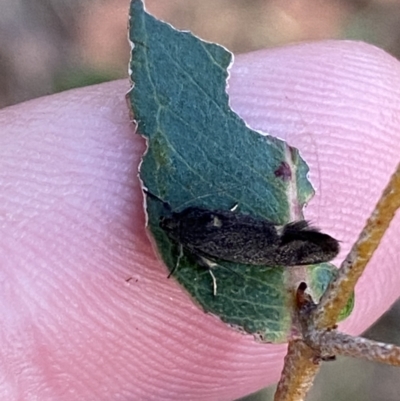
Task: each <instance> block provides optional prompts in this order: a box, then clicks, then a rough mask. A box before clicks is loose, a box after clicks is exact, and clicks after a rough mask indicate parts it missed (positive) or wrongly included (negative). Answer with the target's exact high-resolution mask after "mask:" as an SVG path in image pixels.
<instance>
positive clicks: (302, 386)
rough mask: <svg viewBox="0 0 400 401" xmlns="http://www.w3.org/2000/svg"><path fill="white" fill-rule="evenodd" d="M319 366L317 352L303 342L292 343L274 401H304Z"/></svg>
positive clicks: (295, 341) (290, 343)
mask: <svg viewBox="0 0 400 401" xmlns="http://www.w3.org/2000/svg"><path fill="white" fill-rule="evenodd" d="M319 366H320V361H319V360H318V359H316V358H315V352H314V351H313V350H312V349H311V348H310V347H308V346H307V345H306V344H305V343H304V342H303V341H302V340H294V341H290V342H289V346H288V353H287V355H286V357H285V365H284V367H283V370H282V374H281V379H280V380H279V383H278V387H277V389H276V392H275V397H274V401H303V400H304V399H305V397H306V394H307V393H308V391H309V390H310V388H311V386H312V384H313V381H314V377H315V375H316V374H317V373H318V370H319Z"/></svg>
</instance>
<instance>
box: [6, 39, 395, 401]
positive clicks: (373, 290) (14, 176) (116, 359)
mask: <svg viewBox="0 0 400 401" xmlns="http://www.w3.org/2000/svg"><path fill="white" fill-rule="evenodd" d="M128 89H129V84H128V82H127V81H125V80H123V81H117V82H111V83H107V84H103V85H97V86H91V87H87V88H82V89H77V90H72V91H68V92H65V93H61V94H58V95H53V96H49V97H46V98H40V99H36V100H33V101H30V102H26V103H23V104H20V105H17V106H13V107H9V108H7V109H3V110H2V111H1V112H0V125H1V129H0V142H1V143H0V164H1V166H0V183H1V191H0V205H1V206H0V222H1V231H0V235H1V241H0V244H1V245H0V253H1V264H0V286H1V294H2V295H1V302H0V314H1V317H0V319H1V322H2V324H1V328H0V351H1V358H0V374H1V376H0V377H1V380H0V399H1V400H9V401H17V400H18V401H20V400H32V399H40V400H42V401H48V400H61V401H64V400H65V401H67V400H68V401H74V400H85V401H88V400H97V401H98V400H124V401H127V400H176V399H181V400H196V401H201V400H218V401H221V400H233V399H235V398H238V397H240V396H243V395H245V394H248V393H250V392H253V391H256V390H258V389H260V388H261V387H264V386H267V385H269V384H271V383H273V382H275V381H277V380H278V378H279V374H280V371H281V369H282V363H283V356H284V354H285V349H286V346H285V345H271V344H257V343H255V342H254V341H253V338H252V337H251V336H246V335H242V334H240V333H237V332H235V331H234V330H232V329H230V328H228V327H226V326H225V325H224V324H223V323H221V322H220V321H219V320H218V319H216V318H214V317H212V316H210V315H206V314H204V313H203V312H202V311H201V310H200V309H198V308H197V307H196V306H195V305H194V304H193V303H192V302H191V300H190V299H189V297H188V295H186V293H185V292H184V291H183V290H181V289H180V288H179V287H178V285H177V284H176V283H175V281H174V280H173V279H170V280H167V278H166V276H167V271H166V268H165V267H164V266H163V265H162V263H161V262H160V261H159V260H158V259H157V258H156V256H155V254H154V252H153V250H152V248H151V244H150V241H149V239H148V238H147V235H146V232H145V230H144V224H145V217H144V213H143V210H142V194H141V191H140V187H139V181H138V179H137V169H138V164H139V160H140V156H141V154H142V153H143V152H144V150H145V143H144V140H143V139H142V138H141V137H139V135H135V134H134V126H133V124H131V122H130V118H129V113H128V109H127V107H126V103H125V99H124V94H125V92H126V91H127V90H128ZM229 93H230V95H231V104H232V106H233V108H234V109H235V110H236V111H237V112H238V113H239V114H240V115H241V116H242V117H243V118H244V119H245V120H246V121H247V122H248V124H249V125H251V126H252V127H254V128H257V129H261V130H263V131H265V132H268V133H270V134H272V135H276V136H279V137H281V138H283V139H285V140H287V141H288V142H289V144H291V145H293V146H296V147H298V148H299V149H300V150H301V154H302V156H303V157H304V158H305V160H306V161H307V163H308V164H309V166H310V169H311V172H310V179H311V181H312V183H313V184H314V186H315V187H316V189H317V194H316V196H315V197H314V198H313V200H312V201H311V202H310V204H309V205H308V207H307V208H306V210H305V217H306V218H307V219H308V220H311V221H312V223H313V224H315V225H316V226H318V227H320V228H321V229H323V231H324V232H326V233H328V234H330V235H332V236H334V237H335V238H337V239H338V240H340V241H341V247H342V252H341V254H340V256H339V257H338V258H337V260H336V261H337V262H339V263H340V261H341V260H342V259H343V257H344V256H345V254H346V252H347V251H348V250H349V248H350V246H351V245H352V243H353V242H354V241H355V239H356V238H357V235H358V233H359V231H360V229H361V228H362V226H363V224H364V222H365V219H366V218H367V217H368V215H369V213H370V212H371V210H372V209H373V206H374V204H375V202H376V201H377V199H378V197H379V196H380V194H381V192H382V190H383V188H384V186H385V185H386V183H387V181H388V179H389V177H390V175H391V173H392V172H393V171H394V169H395V166H396V164H397V162H398V160H399V159H400V157H399V155H400V140H399V138H400V131H399V126H400V112H399V110H400V108H399V105H400V65H399V63H398V62H397V61H396V60H395V59H393V58H392V57H391V56H389V55H388V54H386V53H384V52H383V51H381V50H379V49H376V48H374V47H372V46H368V45H366V44H362V43H354V42H317V43H309V44H300V45H295V46H291V47H285V48H279V49H272V50H264V51H259V52H255V53H250V54H246V55H243V56H237V57H236V61H235V64H234V66H233V67H232V70H231V79H230V83H229ZM399 232H400V221H399V219H398V218H395V220H394V221H393V223H392V225H391V227H390V229H389V231H388V232H387V234H386V235H385V238H384V240H383V241H382V243H381V245H380V248H379V250H378V251H377V252H376V254H375V255H374V258H373V260H372V261H371V263H370V264H369V266H368V268H367V270H366V272H365V275H364V276H363V277H362V279H361V280H360V281H359V283H358V285H357V288H356V307H355V310H354V312H353V314H352V315H351V317H350V318H348V319H347V320H346V321H345V322H343V323H342V324H340V329H341V330H343V331H345V332H347V333H352V334H359V333H361V332H362V331H363V330H365V329H366V328H367V327H368V326H370V325H371V324H372V323H373V322H374V321H375V320H376V319H377V318H378V317H379V316H380V315H381V314H382V313H383V312H384V311H386V310H387V309H388V307H389V306H390V305H391V304H392V303H393V302H394V301H395V300H396V298H397V297H398V295H399V288H400V275H399V274H398V273H397V272H398V266H399V259H400V252H399V248H398V245H397V244H398V236H399Z"/></svg>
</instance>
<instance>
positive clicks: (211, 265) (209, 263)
mask: <svg viewBox="0 0 400 401" xmlns="http://www.w3.org/2000/svg"><path fill="white" fill-rule="evenodd" d="M199 262H200V263H201V264H202V265H203V266H204V267H205V268H206V269H207V270H208V273H210V276H211V279H212V282H213V295H214V297H215V296H216V295H217V279H216V278H215V275H214V273H213V272H212V269H213V268H214V267H215V266H218V265H217V264H216V263H214V262H213V261H211V260H209V259H206V258H205V257H204V256H199Z"/></svg>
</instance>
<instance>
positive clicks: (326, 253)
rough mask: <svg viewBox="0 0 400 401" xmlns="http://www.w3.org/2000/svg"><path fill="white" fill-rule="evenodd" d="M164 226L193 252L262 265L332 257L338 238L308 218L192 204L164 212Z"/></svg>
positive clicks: (310, 261) (215, 257) (313, 260)
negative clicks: (279, 218)
mask: <svg viewBox="0 0 400 401" xmlns="http://www.w3.org/2000/svg"><path fill="white" fill-rule="evenodd" d="M160 227H161V228H162V229H163V230H164V231H165V232H166V233H167V235H168V236H169V237H170V238H171V239H173V240H175V241H176V242H177V243H178V244H181V245H182V246H183V247H185V248H186V249H188V250H189V251H190V252H192V253H193V254H194V255H200V256H203V257H205V258H207V259H210V260H215V259H220V260H226V261H229V262H235V263H243V264H250V265H263V266H296V265H311V264H316V263H323V262H329V261H330V260H332V259H333V258H334V257H335V256H336V255H337V254H338V252H339V243H338V241H336V240H335V239H334V238H332V237H330V236H329V235H327V234H323V233H321V232H319V230H317V229H315V228H313V227H310V226H309V225H308V223H307V222H306V221H304V220H301V221H297V222H293V223H289V224H286V225H283V226H280V225H275V224H274V223H272V222H270V221H268V220H265V219H260V218H254V217H252V216H250V215H248V214H243V213H238V212H236V211H230V210H207V209H204V208H200V207H194V206H193V207H189V208H187V209H184V210H183V211H182V212H178V213H173V214H172V216H171V217H162V218H161V220H160Z"/></svg>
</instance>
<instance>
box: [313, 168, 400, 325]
mask: <svg viewBox="0 0 400 401" xmlns="http://www.w3.org/2000/svg"><path fill="white" fill-rule="evenodd" d="M399 207H400V165H399V166H397V170H396V172H395V173H394V174H393V175H392V177H391V179H390V181H389V183H388V185H387V187H386V189H385V190H384V192H383V194H382V196H381V198H380V200H379V202H378V204H377V205H376V207H375V210H374V212H373V213H372V215H371V217H370V218H369V219H368V221H367V223H366V225H365V227H364V229H363V230H362V232H361V234H360V236H359V238H358V240H357V242H356V243H355V244H354V246H353V248H352V249H351V251H350V253H349V254H348V256H347V257H346V259H345V260H344V261H343V263H342V265H341V266H340V269H339V274H338V277H337V278H336V279H335V280H334V281H333V282H332V283H331V284H330V286H329V288H328V289H327V291H326V292H325V294H324V295H323V297H322V298H321V301H320V303H319V305H318V306H317V308H316V309H315V311H314V313H313V316H311V318H314V322H315V327H317V328H320V329H323V328H329V327H332V326H334V325H335V323H336V321H337V319H338V316H339V313H340V311H341V310H342V309H343V308H344V307H345V306H346V303H347V301H348V299H349V297H350V296H351V294H352V293H353V291H354V287H355V285H356V283H357V280H358V279H359V278H360V276H361V274H362V273H363V271H364V269H365V267H366V265H367V263H368V262H369V260H370V259H371V257H372V255H373V253H374V251H375V250H376V248H377V247H378V245H379V243H380V241H381V239H382V237H383V235H384V233H385V232H386V230H387V228H388V227H389V224H390V222H391V221H392V219H393V217H394V214H395V213H396V210H397V209H398V208H399Z"/></svg>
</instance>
